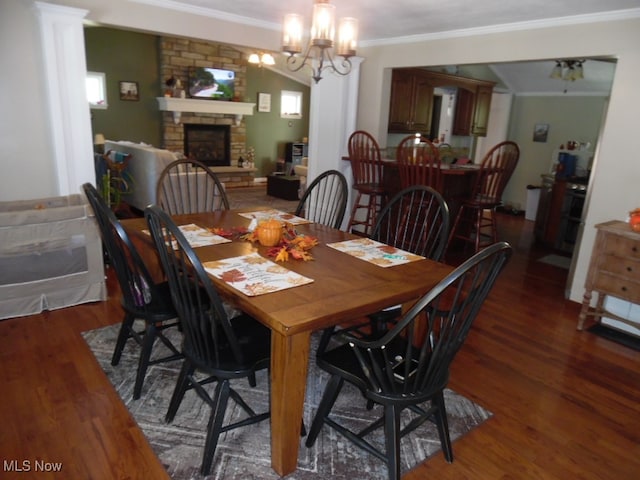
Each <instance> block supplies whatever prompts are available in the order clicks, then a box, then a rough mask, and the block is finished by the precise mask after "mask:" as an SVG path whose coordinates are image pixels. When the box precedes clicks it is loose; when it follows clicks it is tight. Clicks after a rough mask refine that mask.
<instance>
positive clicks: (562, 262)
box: [538, 254, 571, 270]
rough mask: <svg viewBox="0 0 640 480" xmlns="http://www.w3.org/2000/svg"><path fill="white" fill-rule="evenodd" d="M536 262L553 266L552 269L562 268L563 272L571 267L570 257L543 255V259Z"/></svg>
mask: <svg viewBox="0 0 640 480" xmlns="http://www.w3.org/2000/svg"><path fill="white" fill-rule="evenodd" d="M538 261H539V262H542V263H546V264H548V265H553V266H554V267H559V268H563V269H565V270H569V268H570V267H571V257H565V256H563V255H555V254H551V255H545V256H544V257H542V258H539V259H538Z"/></svg>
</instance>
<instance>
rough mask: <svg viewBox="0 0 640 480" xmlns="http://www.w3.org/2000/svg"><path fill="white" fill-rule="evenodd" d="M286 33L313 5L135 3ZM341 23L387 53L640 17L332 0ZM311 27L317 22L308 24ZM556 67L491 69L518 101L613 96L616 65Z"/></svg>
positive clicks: (620, 12) (553, 5)
mask: <svg viewBox="0 0 640 480" xmlns="http://www.w3.org/2000/svg"><path fill="white" fill-rule="evenodd" d="M133 1H138V2H141V3H146V4H152V5H155V6H158V7H165V8H171V9H177V10H184V11H189V12H191V13H196V14H200V15H205V16H211V17H214V18H220V19H224V20H228V21H232V22H237V23H239V24H243V25H254V26H260V27H263V28H268V29H273V30H279V29H280V28H281V22H282V18H283V16H284V14H285V13H299V14H301V15H303V16H304V18H305V19H310V18H311V8H312V4H313V0H287V1H286V2H281V1H277V2H276V1H273V0H271V1H270V0H224V1H220V0H133ZM332 3H333V4H334V5H335V6H336V16H337V17H338V18H340V17H345V16H350V17H355V18H357V19H358V20H359V24H360V39H359V40H360V44H361V45H367V46H372V45H382V44H389V43H400V42H404V41H408V40H410V39H412V40H419V39H421V38H424V39H427V38H444V37H447V36H460V35H465V34H470V33H473V32H485V33H486V32H497V31H509V30H517V29H522V28H530V27H532V26H552V25H566V24H574V23H583V22H589V21H593V20H596V19H597V20H602V19H603V18H606V17H607V16H609V17H611V18H622V17H626V16H640V0H607V1H603V0H560V1H558V0H515V1H505V0H446V1H442V0H393V1H389V0H333V1H332ZM309 21H310V20H309ZM553 65H554V63H553V61H552V59H550V60H549V61H546V62H520V63H509V64H500V65H491V68H492V70H493V71H494V72H495V73H496V75H497V76H498V77H499V78H500V79H502V81H503V83H504V84H505V85H506V86H508V87H509V89H510V90H512V91H514V92H518V93H532V94H535V93H544V92H562V91H563V90H564V89H565V88H566V89H567V90H568V91H569V92H572V93H577V92H584V93H602V92H608V91H609V90H610V86H611V82H612V78H613V73H614V68H615V63H612V62H610V61H607V62H599V61H593V60H589V61H587V62H586V64H585V66H584V72H585V73H584V76H585V79H584V80H578V81H576V82H569V83H568V84H567V85H565V83H566V82H563V81H561V80H553V79H549V78H548V77H549V74H550V72H551V69H552V68H553Z"/></svg>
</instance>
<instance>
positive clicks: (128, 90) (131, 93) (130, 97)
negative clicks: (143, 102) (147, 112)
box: [120, 82, 140, 102]
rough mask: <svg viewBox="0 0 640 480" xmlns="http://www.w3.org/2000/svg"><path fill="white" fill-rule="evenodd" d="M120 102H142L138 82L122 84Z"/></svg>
mask: <svg viewBox="0 0 640 480" xmlns="http://www.w3.org/2000/svg"><path fill="white" fill-rule="evenodd" d="M120 100H127V101H132V102H137V101H138V100H140V94H139V93H138V82H120Z"/></svg>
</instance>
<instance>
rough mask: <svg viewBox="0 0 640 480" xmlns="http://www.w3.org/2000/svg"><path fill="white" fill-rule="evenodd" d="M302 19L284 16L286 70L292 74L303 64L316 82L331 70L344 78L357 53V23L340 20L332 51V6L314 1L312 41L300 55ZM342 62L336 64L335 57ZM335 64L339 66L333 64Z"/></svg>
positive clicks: (333, 29)
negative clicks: (326, 71) (286, 54)
mask: <svg viewBox="0 0 640 480" xmlns="http://www.w3.org/2000/svg"><path fill="white" fill-rule="evenodd" d="M302 32H303V22H302V16H301V15H298V14H295V13H290V14H287V15H285V17H284V26H283V32H282V50H283V51H284V52H286V53H288V54H289V57H287V67H288V68H289V70H291V71H292V72H297V71H299V70H300V69H301V68H302V67H304V66H305V65H308V66H309V67H310V68H311V70H312V78H313V79H314V80H315V82H316V83H318V82H319V81H320V79H321V78H322V71H323V70H325V69H330V70H333V71H334V72H335V73H337V74H338V75H347V74H348V73H349V72H350V71H351V60H349V58H350V57H352V56H354V55H355V54H356V44H357V39H358V20H356V19H355V18H352V17H345V18H341V19H340V23H339V25H338V42H337V44H336V45H335V48H334V38H335V33H336V32H335V6H333V5H331V4H330V3H329V0H315V2H314V4H313V18H312V23H311V38H310V39H309V44H308V45H307V47H306V50H305V52H304V54H303V55H302V56H299V54H301V53H302ZM336 55H338V56H341V57H342V60H340V61H339V62H337V61H336V58H335V56H336ZM336 63H338V64H336Z"/></svg>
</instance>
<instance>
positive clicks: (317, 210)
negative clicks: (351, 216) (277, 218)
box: [295, 170, 349, 228]
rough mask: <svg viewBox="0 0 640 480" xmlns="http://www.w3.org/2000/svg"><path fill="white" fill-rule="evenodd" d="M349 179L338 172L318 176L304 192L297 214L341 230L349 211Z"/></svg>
mask: <svg viewBox="0 0 640 480" xmlns="http://www.w3.org/2000/svg"><path fill="white" fill-rule="evenodd" d="M348 197H349V189H348V185H347V179H346V178H345V177H344V175H343V174H342V173H340V172H339V171H337V170H327V171H326V172H323V173H322V174H320V175H319V176H317V177H316V178H315V179H314V180H313V182H312V183H311V184H310V185H309V187H308V188H307V189H306V191H305V192H304V195H303V196H302V198H301V199H300V202H299V203H298V206H297V208H296V210H295V214H296V215H298V216H301V217H303V218H306V219H307V220H311V221H312V222H315V223H320V224H322V225H326V226H328V227H333V228H340V226H341V225H342V220H343V219H344V214H345V211H346V209H347V200H348Z"/></svg>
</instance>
